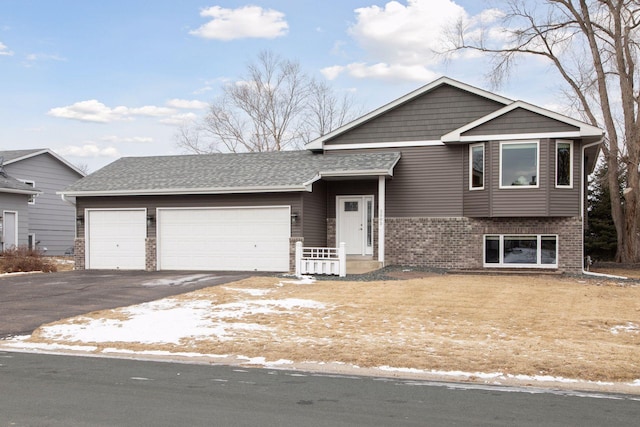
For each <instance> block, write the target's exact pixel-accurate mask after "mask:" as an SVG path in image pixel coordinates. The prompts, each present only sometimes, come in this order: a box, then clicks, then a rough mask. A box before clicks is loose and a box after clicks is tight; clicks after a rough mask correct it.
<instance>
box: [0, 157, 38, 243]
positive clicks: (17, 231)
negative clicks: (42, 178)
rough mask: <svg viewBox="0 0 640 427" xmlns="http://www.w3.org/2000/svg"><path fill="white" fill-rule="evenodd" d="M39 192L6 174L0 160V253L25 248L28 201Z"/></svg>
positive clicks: (27, 230) (27, 232)
mask: <svg viewBox="0 0 640 427" xmlns="http://www.w3.org/2000/svg"><path fill="white" fill-rule="evenodd" d="M38 194H39V191H38V190H37V189H36V188H34V187H32V186H31V185H29V184H25V183H24V182H21V181H19V180H17V179H16V178H14V177H12V176H10V175H8V174H7V172H6V171H5V170H4V167H3V166H2V159H1V158H0V239H1V240H0V252H2V251H5V250H8V249H12V248H15V247H17V246H22V245H24V246H26V245H27V242H28V236H29V228H28V225H29V201H30V200H31V199H32V198H33V197H35V196H37V195H38Z"/></svg>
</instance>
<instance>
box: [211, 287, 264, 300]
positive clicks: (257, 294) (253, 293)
mask: <svg viewBox="0 0 640 427" xmlns="http://www.w3.org/2000/svg"><path fill="white" fill-rule="evenodd" d="M222 289H226V290H228V291H234V292H241V293H243V294H249V295H251V296H252V297H261V296H264V295H267V294H268V293H271V292H273V291H272V290H271V289H242V288H230V287H228V286H223V287H222Z"/></svg>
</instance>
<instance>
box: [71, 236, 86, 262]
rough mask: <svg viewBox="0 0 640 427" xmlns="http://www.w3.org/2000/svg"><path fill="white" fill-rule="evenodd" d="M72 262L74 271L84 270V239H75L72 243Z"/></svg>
mask: <svg viewBox="0 0 640 427" xmlns="http://www.w3.org/2000/svg"><path fill="white" fill-rule="evenodd" d="M73 261H74V263H75V265H74V267H73V268H74V270H84V269H85V265H84V239H83V238H82V237H76V240H75V241H74V243H73Z"/></svg>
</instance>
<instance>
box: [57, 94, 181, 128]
mask: <svg viewBox="0 0 640 427" xmlns="http://www.w3.org/2000/svg"><path fill="white" fill-rule="evenodd" d="M175 113H176V110H175V109H173V108H166V107H156V106H153V105H147V106H144V107H138V108H129V107H124V106H118V107H115V108H110V107H107V106H106V105H104V104H103V103H102V102H99V101H97V100H95V99H90V100H88V101H80V102H76V103H74V104H72V105H67V106H65V107H57V108H52V109H51V110H49V111H48V112H47V114H48V115H49V116H52V117H60V118H64V119H73V120H80V121H85V122H95V123H110V122H114V121H119V120H133V117H134V116H146V117H165V116H169V115H171V114H175Z"/></svg>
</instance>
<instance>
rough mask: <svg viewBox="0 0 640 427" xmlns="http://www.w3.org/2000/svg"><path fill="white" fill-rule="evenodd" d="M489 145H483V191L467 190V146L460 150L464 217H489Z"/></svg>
mask: <svg viewBox="0 0 640 427" xmlns="http://www.w3.org/2000/svg"><path fill="white" fill-rule="evenodd" d="M488 145H489V144H488V143H485V148H484V157H485V158H484V189H483V190H473V191H471V190H469V146H468V145H465V146H464V147H463V149H462V152H463V158H464V160H463V165H462V193H463V198H464V200H463V206H464V216H467V217H488V216H489V199H490V197H489V194H490V192H491V186H490V184H489V181H490V179H489V177H490V175H489V170H490V166H491V157H490V156H491V150H490V149H489V146H488Z"/></svg>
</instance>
